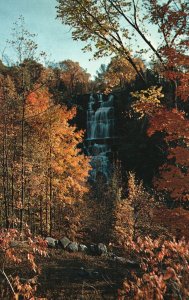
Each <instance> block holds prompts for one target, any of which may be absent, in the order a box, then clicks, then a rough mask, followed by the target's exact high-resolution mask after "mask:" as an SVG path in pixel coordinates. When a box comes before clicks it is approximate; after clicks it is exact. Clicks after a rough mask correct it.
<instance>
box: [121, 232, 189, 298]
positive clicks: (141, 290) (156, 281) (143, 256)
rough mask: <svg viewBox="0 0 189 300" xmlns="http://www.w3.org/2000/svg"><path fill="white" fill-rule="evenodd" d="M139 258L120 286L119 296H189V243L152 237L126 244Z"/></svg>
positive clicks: (130, 251)
mask: <svg viewBox="0 0 189 300" xmlns="http://www.w3.org/2000/svg"><path fill="white" fill-rule="evenodd" d="M125 247H126V249H127V251H128V252H129V253H130V255H131V257H132V259H134V260H135V261H136V262H138V268H137V267H136V268H133V269H132V271H131V272H130V274H129V275H128V277H127V279H125V281H124V282H123V287H122V289H120V290H119V300H125V299H127V300H128V299H132V300H140V299H141V300H142V299H153V300H163V299H174V300H176V299H182V300H184V299H189V286H188V282H189V244H188V243H186V242H185V241H184V240H180V241H178V242H177V241H176V240H172V241H168V240H164V241H163V240H161V239H160V238H159V239H156V240H152V239H151V238H149V237H146V238H138V239H137V241H136V242H133V241H131V240H130V241H128V242H127V243H126V244H125Z"/></svg>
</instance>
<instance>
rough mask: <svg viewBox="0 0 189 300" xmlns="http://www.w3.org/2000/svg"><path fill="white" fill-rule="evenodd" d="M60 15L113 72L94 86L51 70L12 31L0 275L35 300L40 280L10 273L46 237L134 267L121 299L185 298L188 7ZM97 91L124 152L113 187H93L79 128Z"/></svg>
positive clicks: (154, 5) (27, 37)
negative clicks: (112, 112)
mask: <svg viewBox="0 0 189 300" xmlns="http://www.w3.org/2000/svg"><path fill="white" fill-rule="evenodd" d="M141 7H142V8H143V9H141ZM57 14H58V18H59V19H61V21H62V22H63V24H66V25H68V26H70V27H71V28H72V36H73V39H74V40H76V41H77V40H82V41H84V42H86V47H85V48H84V51H92V52H93V53H94V57H95V58H96V59H98V58H99V57H102V56H103V55H107V56H110V63H109V64H108V65H107V66H106V65H101V67H100V69H99V70H98V71H97V73H96V77H95V78H94V79H93V80H92V79H91V78H90V74H89V73H88V72H87V71H86V70H84V69H83V68H82V67H81V66H80V64H79V62H74V61H72V60H69V59H67V60H64V61H61V62H59V63H56V64H48V65H44V64H43V63H42V59H43V57H44V56H45V54H44V53H43V52H42V53H39V52H38V47H37V45H36V44H35V42H34V38H35V36H34V35H32V34H30V33H29V32H28V31H27V30H26V29H25V24H24V19H23V18H22V17H21V18H19V20H18V22H17V23H16V24H15V28H14V30H13V39H12V40H11V41H10V42H9V44H10V47H12V49H14V50H15V52H16V54H17V61H16V62H15V63H14V64H13V65H9V66H8V65H7V64H6V63H5V62H4V61H2V62H1V63H0V102H1V111H0V116H1V117H0V136H1V142H0V163H1V170H0V227H1V233H0V251H1V252H0V253H1V258H0V262H1V266H0V270H1V273H2V275H3V276H4V278H5V279H6V282H7V284H8V286H9V292H8V293H9V295H10V294H12V295H14V297H15V298H14V299H38V298H32V297H33V295H34V293H35V292H36V287H37V281H34V282H33V283H32V284H31V282H30V283H29V281H28V283H27V284H28V286H25V285H24V284H23V283H21V281H20V279H19V278H18V277H16V279H15V278H12V277H10V276H8V275H7V274H6V267H7V266H6V263H9V262H10V261H11V262H12V264H13V263H21V262H23V261H24V263H25V260H27V261H28V262H29V264H30V266H31V268H32V270H34V271H37V270H38V269H37V265H36V263H35V257H36V256H37V255H38V254H41V255H46V246H47V242H46V241H45V240H44V238H45V237H47V236H52V237H54V238H56V239H57V240H58V239H60V238H62V236H66V237H68V238H69V239H72V240H74V241H76V242H80V243H84V244H85V243H86V244H87V243H96V244H98V243H102V242H103V243H105V244H106V245H107V246H109V248H108V254H107V255H110V256H109V258H112V257H114V256H115V257H116V258H117V257H118V255H121V259H122V261H124V262H125V261H126V265H124V264H123V268H125V269H127V266H128V260H129V264H130V268H131V272H130V273H127V276H124V278H122V281H121V282H120V286H119V289H118V290H117V298H116V299H120V300H124V299H136V300H137V299H147V300H148V299H156V300H161V299H188V297H189V289H188V280H189V272H188V266H189V265H188V264H189V255H188V251H189V250H188V249H189V244H188V243H189V240H188V239H189V231H188V225H189V212H188V208H189V120H188V116H189V105H188V101H189V96H188V92H189V54H188V50H189V48H188V46H189V40H188V36H189V22H188V19H189V6H188V4H187V3H186V1H184V0H177V1H172V0H167V1H164V2H163V1H161V0H145V1H135V0H134V1H131V2H130V1H112V0H103V1H95V0H94V1H93V0H73V1H66V0H64V1H62V0H57ZM151 27H152V28H153V30H154V36H153V34H152V36H150V31H151V29H150V28H151ZM155 39H156V43H155V44H157V45H158V46H155V44H154V40H155ZM136 43H137V46H138V48H137V49H136ZM38 53H39V54H38ZM146 53H148V54H147V55H148V60H147V61H145V59H144V58H145V57H146ZM90 93H93V94H95V93H96V94H97V93H98V94H99V93H104V94H110V93H111V94H113V95H114V96H115V108H116V114H117V123H116V126H117V131H116V134H117V136H118V138H119V142H118V143H117V145H116V149H115V153H113V155H112V159H111V163H112V171H111V176H110V178H109V179H108V181H105V180H104V178H103V177H101V176H99V178H96V180H95V182H91V180H90V169H91V165H90V160H91V158H90V157H89V156H87V155H86V154H87V153H86V149H85V147H84V139H85V137H86V132H85V130H86V127H85V126H81V124H83V122H82V121H81V120H79V121H78V116H83V115H84V114H86V107H87V103H85V105H83V102H82V99H86V98H85V97H86V95H89V94H90ZM87 97H88V96H87ZM81 112H82V113H81ZM82 127H83V128H82ZM78 128H79V129H78ZM23 240H24V241H25V243H26V244H25V246H24V247H26V249H25V250H24V251H22V250H21V251H20V250H19V251H15V250H14V247H12V242H13V241H17V242H18V241H19V243H21V242H23ZM34 253H37V254H34ZM25 256H26V258H25ZM37 257H38V256H37ZM115 257H114V258H115ZM119 258H120V257H119ZM127 259H128V260H127ZM21 296H22V297H23V298H19V297H21ZM7 299H8V298H7ZM39 299H40V298H39ZM70 299H72V298H71V297H70ZM82 299H84V298H82ZM86 299H87V298H86ZM99 299H101V298H99ZM111 299H113V298H111Z"/></svg>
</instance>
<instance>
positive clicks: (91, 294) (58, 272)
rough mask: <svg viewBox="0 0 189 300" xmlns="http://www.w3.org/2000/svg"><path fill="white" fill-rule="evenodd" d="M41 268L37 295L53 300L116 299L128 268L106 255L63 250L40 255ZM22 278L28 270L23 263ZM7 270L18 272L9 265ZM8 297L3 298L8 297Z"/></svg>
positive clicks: (26, 274)
mask: <svg viewBox="0 0 189 300" xmlns="http://www.w3.org/2000/svg"><path fill="white" fill-rule="evenodd" d="M38 264H39V265H40V266H41V267H42V272H41V275H40V276H39V287H38V290H37V296H38V297H40V298H42V299H44V298H47V299H48V300H49V299H52V300H87V299H90V300H100V299H107V300H114V299H115V300H117V297H118V292H117V291H118V288H119V287H120V286H121V283H122V280H123V278H124V277H126V276H127V273H128V270H127V268H126V267H125V266H124V265H123V264H122V263H118V262H115V261H113V260H112V259H110V258H107V257H99V256H89V255H85V254H82V253H68V252H64V251H63V250H61V249H58V250H53V249H51V250H50V251H49V257H47V258H39V259H38ZM18 270H19V272H20V270H21V277H24V278H26V277H27V276H28V271H27V270H26V268H24V266H22V267H21V268H19V269H18ZM8 273H14V274H15V273H16V269H14V270H13V269H12V268H9V270H8ZM8 299H9V298H6V299H5V298H4V300H8Z"/></svg>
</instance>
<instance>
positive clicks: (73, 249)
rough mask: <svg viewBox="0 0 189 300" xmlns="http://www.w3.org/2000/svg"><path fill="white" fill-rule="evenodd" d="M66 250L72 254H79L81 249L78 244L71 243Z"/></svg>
mask: <svg viewBox="0 0 189 300" xmlns="http://www.w3.org/2000/svg"><path fill="white" fill-rule="evenodd" d="M66 249H67V250H68V251H70V252H78V250H79V247H78V243H77V242H71V243H70V244H69V245H68V246H67V247H66Z"/></svg>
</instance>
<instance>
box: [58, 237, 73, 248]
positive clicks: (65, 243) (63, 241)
mask: <svg viewBox="0 0 189 300" xmlns="http://www.w3.org/2000/svg"><path fill="white" fill-rule="evenodd" d="M59 242H60V245H61V246H62V247H63V248H64V249H66V248H67V246H68V245H69V244H70V243H71V241H70V240H69V239H68V238H67V237H66V236H65V237H63V238H62V239H61V240H59Z"/></svg>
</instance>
